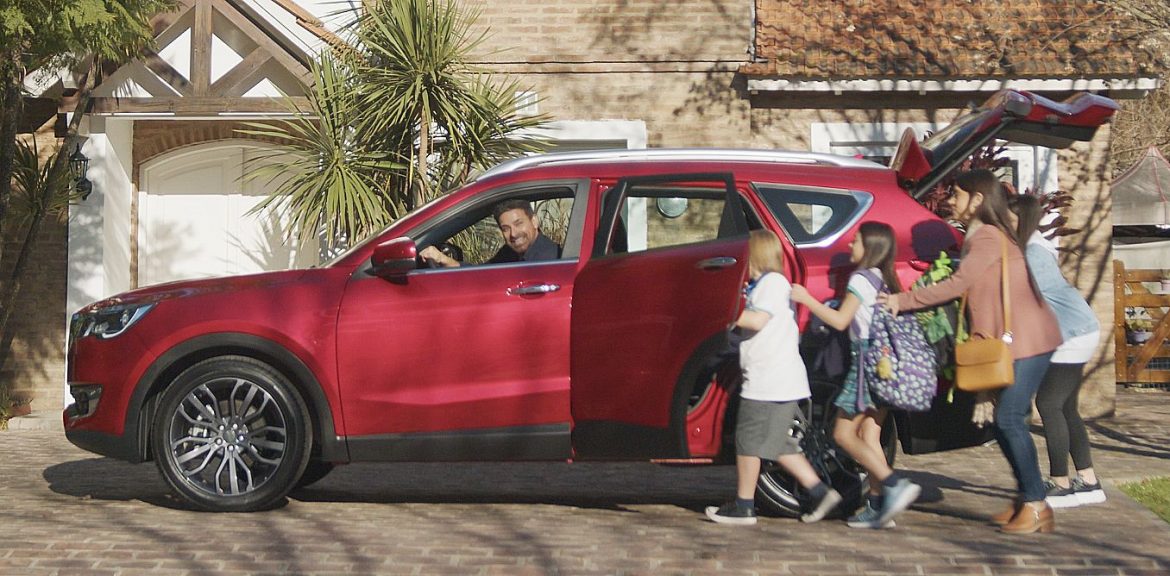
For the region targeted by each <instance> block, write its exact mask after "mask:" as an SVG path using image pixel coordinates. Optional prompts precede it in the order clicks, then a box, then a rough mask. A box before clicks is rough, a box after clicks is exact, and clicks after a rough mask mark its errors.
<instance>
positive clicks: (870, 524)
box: [845, 501, 896, 530]
mask: <svg viewBox="0 0 1170 576" xmlns="http://www.w3.org/2000/svg"><path fill="white" fill-rule="evenodd" d="M881 515H882V513H881V511H880V510H878V509H877V508H874V507H873V506H871V505H870V503H869V502H868V501H866V503H865V508H862V509H861V512H858V513H857V514H854V515H852V516H850V517H849V519H848V520H846V521H845V524H846V525H848V526H849V527H850V528H870V529H874V530H877V529H881V528H893V527H894V526H896V524H894V521H893V520H886V522H885V524H878V518H879V517H880V516H881Z"/></svg>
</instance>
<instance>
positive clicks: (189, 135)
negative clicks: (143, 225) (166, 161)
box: [130, 120, 258, 185]
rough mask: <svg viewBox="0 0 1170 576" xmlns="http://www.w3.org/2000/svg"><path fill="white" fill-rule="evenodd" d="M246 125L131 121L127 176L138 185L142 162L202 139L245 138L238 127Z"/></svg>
mask: <svg viewBox="0 0 1170 576" xmlns="http://www.w3.org/2000/svg"><path fill="white" fill-rule="evenodd" d="M246 128H247V127H246V126H244V125H243V124H241V123H239V122H227V121H219V120H139V121H137V122H135V123H134V156H133V168H131V172H132V173H131V175H130V178H131V180H132V181H133V182H134V184H135V185H138V177H139V174H138V172H139V169H140V168H141V167H142V163H143V162H146V161H147V160H150V159H151V158H154V157H155V156H158V155H159V154H162V153H164V152H169V151H171V150H174V149H175V148H182V147H184V146H190V145H193V144H202V143H204V142H215V141H219V140H230V139H240V138H247V139H251V140H257V139H258V138H256V137H254V136H247V135H245V134H240V133H239V132H238V130H241V129H246Z"/></svg>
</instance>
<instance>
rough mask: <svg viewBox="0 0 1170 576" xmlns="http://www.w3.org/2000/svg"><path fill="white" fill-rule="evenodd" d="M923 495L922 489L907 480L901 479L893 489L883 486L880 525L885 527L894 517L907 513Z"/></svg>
mask: <svg viewBox="0 0 1170 576" xmlns="http://www.w3.org/2000/svg"><path fill="white" fill-rule="evenodd" d="M921 493H922V487H921V486H919V485H917V484H915V483H913V482H911V481H910V480H908V479H906V478H899V479H898V481H897V482H896V483H894V485H893V486H892V487H890V486H882V510H881V514H880V515H879V516H878V520H877V523H878V525H879V526H881V525H884V524H885V523H886V522H887V521H889V520H890V519H892V518H893V517H894V516H897V515H898V514H901V513H902V512H905V511H906V509H907V508H909V507H910V505H911V504H913V503H914V501H915V500H917V499H918V495H919V494H921Z"/></svg>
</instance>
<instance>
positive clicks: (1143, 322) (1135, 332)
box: [1125, 318, 1154, 344]
mask: <svg viewBox="0 0 1170 576" xmlns="http://www.w3.org/2000/svg"><path fill="white" fill-rule="evenodd" d="M1153 330H1154V321H1153V320H1151V319H1149V318H1129V319H1126V321H1125V339H1126V340H1128V341H1129V343H1130V344H1143V343H1145V342H1146V340H1149V339H1150V337H1152V336H1153V335H1154V332H1153Z"/></svg>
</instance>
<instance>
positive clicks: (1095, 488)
mask: <svg viewBox="0 0 1170 576" xmlns="http://www.w3.org/2000/svg"><path fill="white" fill-rule="evenodd" d="M1070 485H1071V487H1072V491H1073V494H1074V495H1075V496H1076V499H1077V502H1078V503H1080V504H1100V503H1102V502H1104V501H1105V491H1104V490H1102V489H1101V481H1100V480H1098V481H1097V482H1096V483H1094V484H1085V481H1084V480H1081V478H1080V477H1079V476H1078V477H1076V478H1073V479H1072V482H1071V483H1070Z"/></svg>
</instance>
